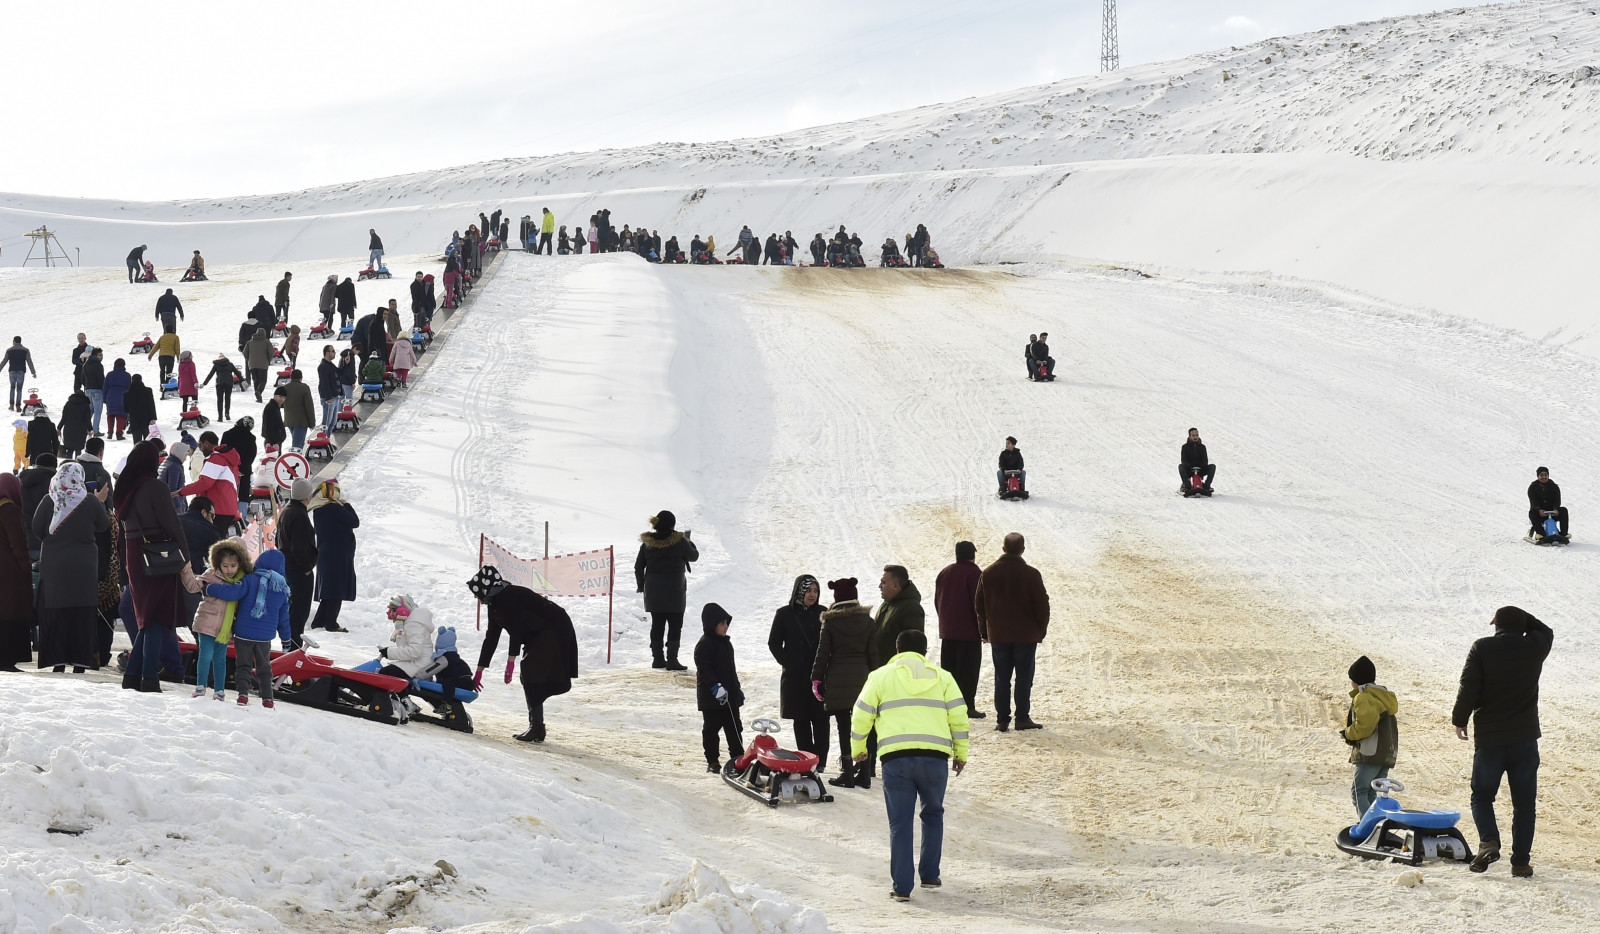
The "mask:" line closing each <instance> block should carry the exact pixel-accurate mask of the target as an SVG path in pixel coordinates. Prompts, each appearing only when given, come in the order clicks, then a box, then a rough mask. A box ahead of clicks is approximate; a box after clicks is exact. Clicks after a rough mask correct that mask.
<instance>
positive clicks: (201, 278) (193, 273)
mask: <svg viewBox="0 0 1600 934" xmlns="http://www.w3.org/2000/svg"><path fill="white" fill-rule="evenodd" d="M178 281H179V282H205V281H207V279H206V274H205V273H203V272H201V271H200V270H198V269H185V270H184V271H183V278H181V279H179V280H178Z"/></svg>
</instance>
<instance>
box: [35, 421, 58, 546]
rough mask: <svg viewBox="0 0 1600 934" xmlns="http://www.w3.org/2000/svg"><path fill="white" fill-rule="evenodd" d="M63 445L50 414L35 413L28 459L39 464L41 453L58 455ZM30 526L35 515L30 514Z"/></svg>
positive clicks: (52, 455)
mask: <svg viewBox="0 0 1600 934" xmlns="http://www.w3.org/2000/svg"><path fill="white" fill-rule="evenodd" d="M59 447H61V435H60V434H58V433H57V432H56V424H55V422H52V421H51V420H50V416H48V415H35V416H34V417H33V418H32V419H31V420H30V421H29V422H28V461H29V463H34V464H37V463H38V462H39V455H40V454H49V455H50V456H51V457H54V456H56V449H57V448H59ZM28 518H29V523H28V527H29V528H32V527H33V521H32V520H33V517H32V516H30V517H28Z"/></svg>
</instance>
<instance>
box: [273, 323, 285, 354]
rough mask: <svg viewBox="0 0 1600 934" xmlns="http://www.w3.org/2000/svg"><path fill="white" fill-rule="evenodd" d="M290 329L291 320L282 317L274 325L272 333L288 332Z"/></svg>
mask: <svg viewBox="0 0 1600 934" xmlns="http://www.w3.org/2000/svg"><path fill="white" fill-rule="evenodd" d="M288 331H289V322H287V321H284V320H281V319H280V320H279V321H278V322H277V323H276V324H274V325H273V326H272V333H274V334H286V333H288ZM274 349H275V350H276V348H274Z"/></svg>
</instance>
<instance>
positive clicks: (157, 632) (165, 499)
mask: <svg viewBox="0 0 1600 934" xmlns="http://www.w3.org/2000/svg"><path fill="white" fill-rule="evenodd" d="M159 465H160V450H159V449H158V448H157V447H156V446H155V444H154V443H153V442H150V441H141V442H139V443H138V444H136V445H134V446H133V453H131V454H129V455H128V464H127V466H126V467H124V468H123V469H122V474H121V476H119V477H118V478H117V488H116V493H115V494H114V495H113V497H112V504H113V506H115V508H116V510H117V520H118V521H119V522H121V523H122V565H123V567H124V568H126V569H127V573H128V590H129V591H130V593H131V595H132V598H133V613H134V619H135V621H136V624H137V625H138V635H136V636H135V637H134V640H133V651H132V652H130V653H129V655H128V669H127V671H126V672H125V673H124V674H123V677H122V686H123V687H125V688H138V689H139V690H141V691H146V692H150V693H159V692H160V690H161V682H160V681H159V680H157V675H158V674H159V670H160V664H161V645H162V641H163V640H164V639H165V637H166V634H167V633H168V632H171V631H172V630H174V629H176V628H177V627H178V626H179V625H181V624H182V623H183V622H184V619H183V598H182V596H181V595H180V588H179V586H178V575H177V574H176V573H173V574H151V573H150V572H149V570H148V569H147V568H146V567H145V562H144V546H145V545H146V544H170V545H171V547H173V548H175V549H177V551H178V553H179V554H181V555H182V556H183V559H184V561H186V562H187V561H188V559H189V548H188V544H187V538H186V537H185V536H184V534H183V526H181V525H180V524H179V523H178V513H177V511H176V510H175V509H174V508H173V506H172V492H171V491H170V490H168V489H167V485H166V484H165V483H163V482H162V481H161V479H160V478H159V477H158V476H157V470H158V468H159Z"/></svg>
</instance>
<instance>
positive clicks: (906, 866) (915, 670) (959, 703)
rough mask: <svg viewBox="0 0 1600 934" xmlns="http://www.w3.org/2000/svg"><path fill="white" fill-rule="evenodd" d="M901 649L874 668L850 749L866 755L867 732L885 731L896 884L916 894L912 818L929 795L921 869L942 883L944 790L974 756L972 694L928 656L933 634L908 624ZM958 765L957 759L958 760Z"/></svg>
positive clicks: (904, 896)
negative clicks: (970, 749) (970, 715)
mask: <svg viewBox="0 0 1600 934" xmlns="http://www.w3.org/2000/svg"><path fill="white" fill-rule="evenodd" d="M894 648H895V651H896V652H897V653H898V654H896V655H895V657H893V658H891V659H889V663H888V664H886V665H884V666H883V667H882V668H879V669H877V670H876V671H874V672H872V674H870V675H868V676H867V683H866V685H865V686H864V687H863V688H862V689H861V694H860V696H859V697H857V698H856V706H855V711H854V712H853V713H852V715H851V717H850V753H851V755H852V757H853V758H854V759H855V761H857V762H864V761H865V760H866V758H867V734H868V733H870V732H872V731H873V729H874V728H875V729H877V731H878V759H879V761H880V762H881V763H882V767H883V771H882V776H883V800H884V804H885V805H886V806H887V808H888V811H889V877H890V879H891V881H892V883H893V886H894V887H893V889H892V890H891V891H890V895H892V896H893V897H894V898H895V900H897V901H902V902H903V901H908V900H909V899H910V898H911V875H912V869H913V864H912V860H911V824H912V817H913V816H914V815H915V813H916V809H917V799H919V798H920V799H922V854H921V857H920V859H918V860H917V862H916V865H915V869H916V873H917V875H918V876H919V877H920V878H921V880H922V885H923V887H924V888H937V887H938V886H939V884H940V879H939V857H940V854H941V851H942V850H943V847H944V790H945V784H946V783H947V782H948V781H949V778H950V769H951V768H952V767H953V768H954V769H955V773H956V774H957V775H960V774H961V770H962V769H963V768H965V767H966V764H967V751H968V742H967V731H968V729H969V723H968V721H967V702H966V699H965V698H964V697H962V695H961V688H959V687H957V686H956V681H955V679H954V678H952V677H951V676H950V673H949V672H948V671H945V670H944V669H942V668H940V667H938V666H937V665H934V664H933V663H932V662H930V661H928V659H927V653H928V637H927V635H926V634H925V633H923V632H922V631H921V630H920V629H907V630H905V631H903V632H901V633H900V634H899V635H898V636H897V637H896V638H895V644H894ZM952 760H953V765H952V764H950V763H952Z"/></svg>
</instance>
